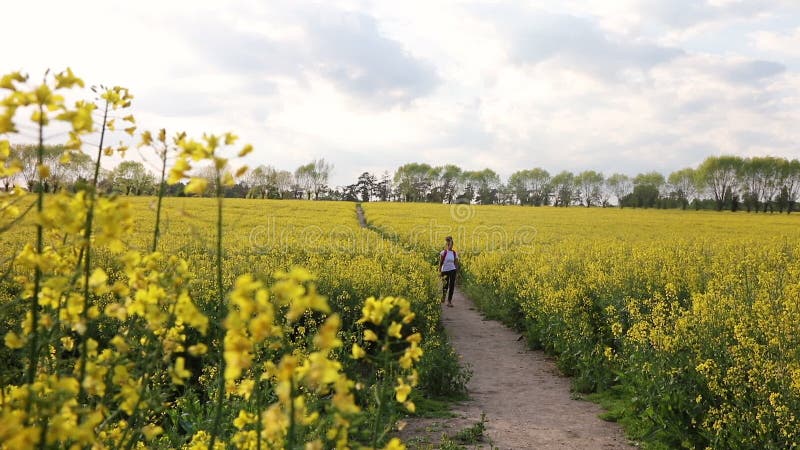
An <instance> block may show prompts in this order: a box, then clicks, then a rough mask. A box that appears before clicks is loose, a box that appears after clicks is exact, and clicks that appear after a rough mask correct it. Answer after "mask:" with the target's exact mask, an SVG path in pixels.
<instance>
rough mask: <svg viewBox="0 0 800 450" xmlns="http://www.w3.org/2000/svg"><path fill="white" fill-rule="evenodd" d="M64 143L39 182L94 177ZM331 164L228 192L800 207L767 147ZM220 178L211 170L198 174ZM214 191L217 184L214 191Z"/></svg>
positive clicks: (142, 183)
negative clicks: (554, 164)
mask: <svg viewBox="0 0 800 450" xmlns="http://www.w3.org/2000/svg"><path fill="white" fill-rule="evenodd" d="M62 154H63V148H61V147H59V146H49V147H46V148H45V164H47V165H48V166H49V167H50V174H49V176H48V177H47V178H46V179H45V180H43V182H42V186H41V188H42V189H44V190H45V191H46V192H56V191H58V190H59V189H69V190H80V189H84V188H85V187H86V186H87V181H86V180H87V179H89V178H90V176H91V174H92V170H93V163H92V161H91V158H89V156H87V155H84V154H77V155H73V157H72V158H71V160H70V161H69V162H67V163H63V162H62V161H61V155H62ZM12 158H16V159H18V160H19V161H20V162H21V165H22V167H23V170H22V172H21V173H19V174H18V175H17V176H16V177H15V178H9V177H6V178H0V189H4V190H6V191H8V190H9V189H11V188H12V187H13V186H15V185H21V186H22V187H25V188H26V189H28V190H34V189H36V188H37V186H34V185H33V184H34V183H36V181H35V180H36V164H35V161H36V147H35V146H31V145H15V146H13V147H12ZM332 171H333V165H332V164H330V163H329V162H327V161H325V160H324V159H318V160H314V161H311V162H309V163H308V164H305V165H302V166H300V167H298V168H297V169H295V170H294V171H293V172H291V171H287V170H280V169H276V168H274V167H272V166H269V165H260V166H258V167H255V168H253V169H252V170H250V171H249V172H248V173H247V174H246V175H245V176H244V177H243V178H241V179H239V180H238V182H237V183H236V185H234V186H232V187H229V188H227V191H226V196H227V197H241V198H269V199H307V200H342V201H353V202H370V201H399V202H430V203H471V204H482V205H530V206H546V205H552V206H559V207H568V206H584V207H593V206H598V207H608V206H619V207H632V208H681V209H689V208H691V209H698V210H699V209H715V210H718V211H721V210H731V211H738V210H744V211H748V212H787V213H789V212H791V211H796V210H797V196H798V191H800V161H798V160H797V159H793V160H788V159H785V158H778V157H771V156H764V157H752V158H741V157H738V156H710V157H708V158H706V160H705V161H703V163H702V164H700V165H699V166H698V167H696V168H692V167H688V168H685V169H681V170H678V171H675V172H672V173H670V174H669V175H668V176H665V175H664V174H662V173H659V172H657V171H653V172H647V173H640V174H638V175H635V176H630V175H626V174H621V173H614V174H611V175H608V176H606V175H604V174H602V173H600V172H597V171H594V170H586V171H583V172H580V173H573V172H570V171H562V172H559V173H557V174H551V173H550V172H548V171H547V170H545V169H543V168H538V167H537V168H533V169H523V170H519V171H517V172H514V173H513V174H511V176H509V177H508V179H507V180H505V182H504V181H503V180H502V179H501V177H500V176H499V175H498V174H497V173H496V172H494V171H493V170H491V169H484V170H479V171H470V170H462V169H461V168H460V167H458V166H455V165H451V164H448V165H444V166H436V167H434V166H430V165H428V164H424V163H408V164H405V165H402V166H400V167H398V168H397V169H396V170H395V171H394V173H393V174H390V173H389V172H388V171H387V172H384V173H382V174H380V175H378V174H373V173H369V172H364V173H362V174H361V175H360V176H359V177H358V179H357V180H355V181H354V183H353V184H349V185H347V186H338V187H332V186H330V185H329V181H328V180H329V178H330V174H331V172H332ZM195 176H200V177H207V178H208V179H209V181H210V183H209V186H213V181H214V177H213V170H211V169H210V168H208V169H207V170H205V171H203V170H200V172H198V173H196V174H195ZM157 184H158V183H157V181H156V177H155V175H154V174H153V173H152V172H151V171H150V170H148V169H147V167H146V166H145V165H144V164H142V163H141V162H138V161H123V162H121V163H120V164H119V165H117V166H116V167H114V168H113V169H111V170H105V171H103V173H102V176H101V182H100V185H99V188H100V189H101V190H103V191H104V192H106V193H118V194H123V195H153V194H155V193H156V191H157V188H158V186H157ZM184 187H185V184H184V183H178V184H175V185H169V186H166V190H165V193H166V195H167V196H184V195H186V194H184V191H183V190H184ZM211 191H213V189H210V190H209V192H211Z"/></svg>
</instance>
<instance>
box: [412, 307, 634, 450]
mask: <svg viewBox="0 0 800 450" xmlns="http://www.w3.org/2000/svg"><path fill="white" fill-rule="evenodd" d="M453 303H454V307H452V308H448V307H444V308H443V312H442V321H443V322H444V326H445V328H446V329H447V333H448V335H449V336H450V338H451V340H452V343H453V346H454V347H455V349H456V351H457V352H458V354H459V355H460V357H461V359H462V363H466V364H467V365H468V366H469V367H470V368H471V369H472V371H473V377H472V380H471V381H470V383H469V385H468V387H469V397H470V399H469V400H468V401H465V402H462V403H458V404H456V405H455V406H454V407H453V413H454V414H455V415H456V417H455V418H452V419H413V420H410V421H409V422H408V427H407V429H405V430H404V431H403V433H402V434H403V436H404V437H405V439H406V440H410V444H411V445H410V448H412V449H413V448H419V449H422V448H431V445H433V447H434V448H435V447H436V446H437V443H438V442H439V438H440V437H441V435H442V434H443V433H445V434H447V435H448V436H453V435H455V434H456V433H457V432H458V431H460V430H463V429H465V428H468V427H470V426H471V425H474V424H475V423H477V422H479V421H480V419H481V413H485V414H486V433H485V436H486V438H485V439H484V442H482V443H479V444H477V445H474V446H468V448H499V449H503V450H506V449H628V448H634V447H633V446H632V445H630V444H629V442H628V440H627V439H626V438H625V436H624V435H623V432H622V431H621V429H620V427H619V426H618V425H617V424H614V423H609V422H605V421H603V420H601V419H600V418H598V414H600V413H602V412H603V409H602V408H600V406H598V405H596V404H594V403H591V402H588V401H582V400H575V399H573V396H572V395H571V393H570V380H569V378H566V377H564V376H563V375H560V374H559V371H558V369H557V368H556V367H555V364H554V363H553V362H552V360H551V359H550V358H549V357H547V356H546V355H545V354H544V353H543V352H540V351H532V350H529V349H527V347H526V344H525V342H524V340H522V339H520V335H519V334H518V333H515V332H513V331H511V330H510V329H508V328H506V327H505V326H504V325H502V324H500V323H498V322H495V321H490V320H486V319H484V318H483V317H482V316H481V315H480V313H478V312H477V310H476V309H475V306H474V305H473V303H472V301H471V300H470V299H468V298H467V297H465V296H464V295H463V294H462V293H461V292H459V291H456V295H455V297H454V299H453Z"/></svg>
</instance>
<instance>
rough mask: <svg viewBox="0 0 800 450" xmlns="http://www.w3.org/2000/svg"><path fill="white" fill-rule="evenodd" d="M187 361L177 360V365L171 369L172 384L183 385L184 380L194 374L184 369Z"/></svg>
mask: <svg viewBox="0 0 800 450" xmlns="http://www.w3.org/2000/svg"><path fill="white" fill-rule="evenodd" d="M184 364H185V360H184V359H183V357H180V356H179V357H177V358H175V365H173V366H172V367H171V368H170V376H171V377H172V382H173V383H175V384H179V385H182V384H183V380H185V379H187V378H189V377H190V376H192V372H190V371H188V370H186V368H185V367H184Z"/></svg>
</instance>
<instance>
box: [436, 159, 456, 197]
mask: <svg viewBox="0 0 800 450" xmlns="http://www.w3.org/2000/svg"><path fill="white" fill-rule="evenodd" d="M461 174H462V170H461V168H460V167H458V166H454V165H452V164H447V165H445V166H444V167H442V170H441V172H440V173H439V177H440V180H441V182H440V186H441V189H442V196H443V201H444V202H445V203H453V201H454V200H455V199H456V196H458V190H459V180H460V179H461Z"/></svg>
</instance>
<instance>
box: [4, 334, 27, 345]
mask: <svg viewBox="0 0 800 450" xmlns="http://www.w3.org/2000/svg"><path fill="white" fill-rule="evenodd" d="M5 341H6V347H8V348H11V349H18V348H22V347H24V346H25V341H24V340H22V339H21V338H20V337H19V336H18V335H17V333H14V332H13V331H9V332H8V333H6V338H5Z"/></svg>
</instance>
